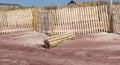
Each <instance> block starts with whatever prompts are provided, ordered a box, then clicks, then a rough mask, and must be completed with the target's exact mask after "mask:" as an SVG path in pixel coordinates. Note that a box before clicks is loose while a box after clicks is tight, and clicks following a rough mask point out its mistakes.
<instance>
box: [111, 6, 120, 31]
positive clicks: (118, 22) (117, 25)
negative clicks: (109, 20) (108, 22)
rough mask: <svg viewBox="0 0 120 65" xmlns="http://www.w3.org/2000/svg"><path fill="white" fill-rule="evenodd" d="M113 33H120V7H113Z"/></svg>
mask: <svg viewBox="0 0 120 65" xmlns="http://www.w3.org/2000/svg"><path fill="white" fill-rule="evenodd" d="M112 17H113V32H114V33H120V5H113V16H112Z"/></svg>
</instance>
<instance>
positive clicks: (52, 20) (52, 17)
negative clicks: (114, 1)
mask: <svg viewBox="0 0 120 65" xmlns="http://www.w3.org/2000/svg"><path fill="white" fill-rule="evenodd" d="M50 15H51V21H50V22H51V33H52V36H54V23H55V22H54V11H53V10H50Z"/></svg>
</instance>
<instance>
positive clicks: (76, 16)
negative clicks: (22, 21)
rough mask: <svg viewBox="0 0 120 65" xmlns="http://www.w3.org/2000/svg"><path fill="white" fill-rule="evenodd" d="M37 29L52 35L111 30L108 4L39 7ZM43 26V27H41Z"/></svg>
mask: <svg viewBox="0 0 120 65" xmlns="http://www.w3.org/2000/svg"><path fill="white" fill-rule="evenodd" d="M37 23H38V24H37V31H39V32H44V33H50V34H52V35H57V34H62V33H65V32H73V33H75V34H76V35H81V34H91V33H99V32H108V31H109V30H110V25H109V20H108V11H107V5H101V6H89V7H75V8H70V7H66V8H59V7H58V8H57V9H55V10H52V9H51V10H45V9H41V8H40V9H39V11H38V15H37ZM41 28H42V29H41Z"/></svg>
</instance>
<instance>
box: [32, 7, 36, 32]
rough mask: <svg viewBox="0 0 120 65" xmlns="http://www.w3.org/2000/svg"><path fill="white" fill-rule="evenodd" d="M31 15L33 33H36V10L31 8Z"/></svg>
mask: <svg viewBox="0 0 120 65" xmlns="http://www.w3.org/2000/svg"><path fill="white" fill-rule="evenodd" d="M32 15H33V31H36V8H32Z"/></svg>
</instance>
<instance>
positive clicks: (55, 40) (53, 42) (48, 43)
mask: <svg viewBox="0 0 120 65" xmlns="http://www.w3.org/2000/svg"><path fill="white" fill-rule="evenodd" d="M74 37H75V35H74V34H73V33H64V34H61V35H56V36H53V37H50V38H48V39H46V40H44V46H45V47H46V48H52V47H55V46H57V45H58V44H60V43H62V42H63V41H64V40H69V39H73V38H74Z"/></svg>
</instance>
